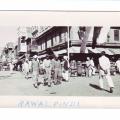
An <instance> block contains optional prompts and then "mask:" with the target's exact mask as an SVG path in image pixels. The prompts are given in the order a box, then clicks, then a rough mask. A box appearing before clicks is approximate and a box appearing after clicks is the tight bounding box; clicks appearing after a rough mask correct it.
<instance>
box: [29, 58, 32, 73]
mask: <svg viewBox="0 0 120 120" xmlns="http://www.w3.org/2000/svg"><path fill="white" fill-rule="evenodd" d="M29 73H32V61H31V60H30V59H29Z"/></svg>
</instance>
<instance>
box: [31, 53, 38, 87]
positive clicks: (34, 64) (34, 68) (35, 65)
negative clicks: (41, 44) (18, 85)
mask: <svg viewBox="0 0 120 120" xmlns="http://www.w3.org/2000/svg"><path fill="white" fill-rule="evenodd" d="M37 58H38V56H37V55H34V56H33V61H32V72H33V80H34V84H33V85H34V87H35V88H38V77H39V62H38V60H37Z"/></svg>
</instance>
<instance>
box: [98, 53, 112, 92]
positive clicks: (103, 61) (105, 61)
mask: <svg viewBox="0 0 120 120" xmlns="http://www.w3.org/2000/svg"><path fill="white" fill-rule="evenodd" d="M103 79H106V80H107V82H108V85H109V87H110V93H112V92H113V88H114V84H113V81H112V78H111V76H110V60H109V58H108V57H106V56H105V51H102V52H101V57H100V58H99V83H100V88H101V90H103Z"/></svg>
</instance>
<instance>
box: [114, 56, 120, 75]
mask: <svg viewBox="0 0 120 120" xmlns="http://www.w3.org/2000/svg"><path fill="white" fill-rule="evenodd" d="M115 64H116V66H117V69H118V72H119V73H120V58H119V59H118V60H117V61H116V63H115Z"/></svg>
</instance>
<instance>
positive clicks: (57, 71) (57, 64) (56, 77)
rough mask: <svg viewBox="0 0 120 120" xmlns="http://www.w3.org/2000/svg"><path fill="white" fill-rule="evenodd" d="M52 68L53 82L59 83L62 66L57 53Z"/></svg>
mask: <svg viewBox="0 0 120 120" xmlns="http://www.w3.org/2000/svg"><path fill="white" fill-rule="evenodd" d="M54 69H55V75H54V83H55V84H57V83H61V76H62V66H61V63H60V60H59V55H56V57H55V64H54Z"/></svg>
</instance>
